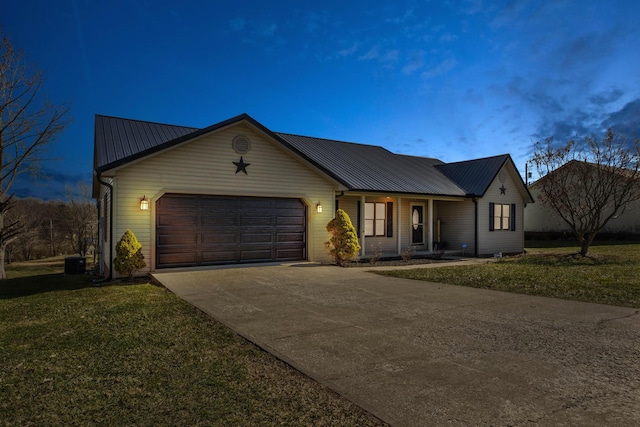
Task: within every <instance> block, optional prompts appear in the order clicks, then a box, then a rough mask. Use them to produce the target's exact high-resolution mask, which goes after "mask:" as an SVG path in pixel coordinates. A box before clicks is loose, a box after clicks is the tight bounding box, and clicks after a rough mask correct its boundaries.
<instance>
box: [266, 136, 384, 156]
mask: <svg viewBox="0 0 640 427" xmlns="http://www.w3.org/2000/svg"><path fill="white" fill-rule="evenodd" d="M274 134H276V135H278V136H280V135H283V136H294V137H298V138H307V139H315V140H320V141H329V142H338V143H340V144H352V145H358V146H365V147H374V148H381V149H383V150H385V151H388V152H390V153H393V151H390V150H388V149H387V148H385V147H383V146H381V145H375V144H363V143H361V142H351V141H342V140H339V139H330V138H321V137H319V136H308V135H298V134H295V133H287V132H274Z"/></svg>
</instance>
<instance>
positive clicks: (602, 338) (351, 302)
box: [154, 264, 640, 426]
mask: <svg viewBox="0 0 640 427" xmlns="http://www.w3.org/2000/svg"><path fill="white" fill-rule="evenodd" d="M367 270H369V269H368V268H339V267H335V266H320V265H316V264H290V265H280V266H260V267H243V268H224V269H208V270H201V271H183V272H179V271H168V272H159V273H156V274H154V276H155V278H156V279H157V280H158V281H160V282H161V283H163V284H164V285H165V286H166V287H167V288H168V289H170V290H171V291H172V292H174V293H175V294H176V295H178V296H179V297H181V298H183V299H185V300H186V301H188V302H190V303H191V304H193V305H194V306H196V307H199V308H200V309H201V310H203V311H204V312H206V313H208V314H210V315H211V316H212V317H214V318H216V319H217V320H219V321H220V322H222V323H224V324H226V325H227V326H229V327H230V328H231V329H233V330H234V331H236V332H238V333H239V334H241V335H242V336H244V337H246V338H247V339H249V340H250V341H252V342H254V343H256V344H257V345H258V346H260V347H262V348H263V349H265V350H267V351H269V352H271V353H273V354H274V355H275V356H276V357H278V358H280V359H282V360H284V361H286V362H287V363H289V364H290V365H292V366H294V367H295V368H297V369H299V370H300V371H302V372H304V373H305V374H307V375H308V376H310V377H311V378H314V379H315V380H317V381H319V382H320V383H322V384H324V385H326V386H328V387H330V388H331V389H333V390H335V391H336V392H338V393H340V394H341V395H343V396H345V397H346V398H348V399H350V400H351V401H353V402H354V403H356V404H358V405H360V406H361V407H362V408H364V409H365V410H367V411H369V412H371V413H372V414H374V415H376V416H377V417H379V418H380V419H382V420H384V421H386V422H388V423H390V424H392V425H395V426H427V425H487V426H488V425H517V426H522V425H545V426H546V425H553V426H561V425H566V426H569V425H571V426H605V425H610V426H625V425H628V426H637V425H640V315H639V313H638V310H635V309H629V308H621V307H612V306H605V305H598V304H587V303H579V302H569V301H563V300H557V299H550V298H542V297H531V296H524V295H517V294H510V293H504V292H495V291H487V290H480V289H472V288H465V287H458V286H449V285H442V284H435V283H426V282H419V281H412V280H404V279H395V278H388V277H383V276H379V275H376V274H373V273H369V272H367Z"/></svg>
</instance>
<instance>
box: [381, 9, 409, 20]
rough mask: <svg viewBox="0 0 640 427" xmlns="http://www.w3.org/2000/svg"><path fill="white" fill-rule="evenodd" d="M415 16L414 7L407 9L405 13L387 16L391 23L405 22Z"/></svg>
mask: <svg viewBox="0 0 640 427" xmlns="http://www.w3.org/2000/svg"><path fill="white" fill-rule="evenodd" d="M412 18H413V9H407V10H406V12H405V13H404V15H402V16H396V17H393V18H387V19H386V22H388V23H390V24H404V23H406V22H407V21H409V20H411V19H412Z"/></svg>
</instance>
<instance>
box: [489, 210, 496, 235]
mask: <svg viewBox="0 0 640 427" xmlns="http://www.w3.org/2000/svg"><path fill="white" fill-rule="evenodd" d="M495 214H496V206H495V203H489V231H493V230H495V228H494V221H493V217H494V216H495Z"/></svg>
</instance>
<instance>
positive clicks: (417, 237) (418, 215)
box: [411, 205, 424, 245]
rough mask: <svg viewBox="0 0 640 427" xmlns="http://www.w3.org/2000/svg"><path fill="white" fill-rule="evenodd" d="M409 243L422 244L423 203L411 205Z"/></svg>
mask: <svg viewBox="0 0 640 427" xmlns="http://www.w3.org/2000/svg"><path fill="white" fill-rule="evenodd" d="M411 244H412V245H424V205H411Z"/></svg>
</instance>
